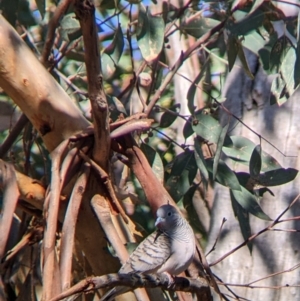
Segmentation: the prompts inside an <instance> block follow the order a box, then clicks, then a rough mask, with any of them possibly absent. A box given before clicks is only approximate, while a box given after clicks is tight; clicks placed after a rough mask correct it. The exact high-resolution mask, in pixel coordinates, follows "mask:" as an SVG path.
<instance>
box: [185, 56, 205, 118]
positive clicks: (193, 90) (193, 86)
mask: <svg viewBox="0 0 300 301" xmlns="http://www.w3.org/2000/svg"><path fill="white" fill-rule="evenodd" d="M208 62H209V59H207V60H206V61H205V63H204V64H203V66H202V68H201V71H200V72H199V74H198V75H197V77H196V78H195V79H194V81H193V82H192V84H191V86H190V87H189V90H188V93H187V100H188V108H189V111H190V113H191V114H194V112H195V106H194V98H195V94H196V91H197V87H196V85H198V84H199V82H200V81H201V79H202V77H203V75H204V74H205V72H206V68H207V66H208Z"/></svg>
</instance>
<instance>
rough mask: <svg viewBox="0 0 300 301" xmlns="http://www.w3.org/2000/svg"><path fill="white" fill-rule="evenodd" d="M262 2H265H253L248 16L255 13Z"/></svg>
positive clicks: (262, 0) (259, 0) (255, 0)
mask: <svg viewBox="0 0 300 301" xmlns="http://www.w3.org/2000/svg"><path fill="white" fill-rule="evenodd" d="M264 1H265V0H254V1H253V5H252V8H251V10H250V12H249V14H251V13H253V12H254V11H256V10H257V9H258V8H259V7H260V6H261V5H262V4H263V3H264Z"/></svg>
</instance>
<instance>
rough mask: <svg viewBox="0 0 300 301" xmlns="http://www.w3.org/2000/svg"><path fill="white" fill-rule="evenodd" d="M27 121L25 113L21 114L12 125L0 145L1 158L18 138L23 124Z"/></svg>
mask: <svg viewBox="0 0 300 301" xmlns="http://www.w3.org/2000/svg"><path fill="white" fill-rule="evenodd" d="M27 123H28V118H27V117H26V115H25V114H22V115H21V116H20V118H19V119H18V121H17V123H16V124H15V125H14V127H13V129H12V130H11V132H10V133H9V135H8V136H7V137H6V139H5V140H4V141H3V143H2V144H1V146H0V158H3V157H4V156H5V155H6V153H7V152H8V150H9V149H10V148H11V147H12V145H13V143H14V142H15V141H16V139H17V138H18V136H19V134H20V133H21V132H22V130H23V128H24V126H25V125H26V124H27Z"/></svg>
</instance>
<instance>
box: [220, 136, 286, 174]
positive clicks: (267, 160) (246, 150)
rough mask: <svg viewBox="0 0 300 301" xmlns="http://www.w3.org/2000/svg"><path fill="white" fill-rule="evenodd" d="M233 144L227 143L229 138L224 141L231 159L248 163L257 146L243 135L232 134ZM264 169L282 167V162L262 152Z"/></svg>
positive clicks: (225, 148) (224, 148) (224, 150)
mask: <svg viewBox="0 0 300 301" xmlns="http://www.w3.org/2000/svg"><path fill="white" fill-rule="evenodd" d="M230 139H231V142H232V143H231V144H226V142H227V140H225V142H224V146H223V149H222V151H223V153H224V154H225V155H226V156H228V157H229V158H230V159H232V160H234V161H237V162H240V163H242V164H245V165H248V164H249V162H250V158H251V155H252V152H253V149H254V148H255V144H254V143H253V142H252V141H251V140H249V139H247V138H245V137H242V136H230ZM261 158H262V166H261V170H262V171H268V170H273V169H277V168H281V166H280V164H279V163H278V162H277V161H276V160H275V159H274V158H273V157H272V156H270V155H269V154H267V153H266V152H262V154H261Z"/></svg>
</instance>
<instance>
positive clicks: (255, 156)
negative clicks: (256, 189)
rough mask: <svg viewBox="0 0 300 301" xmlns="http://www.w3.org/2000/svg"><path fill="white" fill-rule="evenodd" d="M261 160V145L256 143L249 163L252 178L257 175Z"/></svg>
mask: <svg viewBox="0 0 300 301" xmlns="http://www.w3.org/2000/svg"><path fill="white" fill-rule="evenodd" d="M261 161H262V160H261V147H260V145H256V146H255V148H254V149H253V152H252V155H251V158H250V163H249V171H250V175H251V177H252V178H256V177H258V176H259V174H260V170H261V164H262V162H261Z"/></svg>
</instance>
